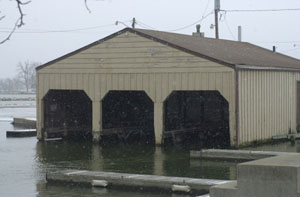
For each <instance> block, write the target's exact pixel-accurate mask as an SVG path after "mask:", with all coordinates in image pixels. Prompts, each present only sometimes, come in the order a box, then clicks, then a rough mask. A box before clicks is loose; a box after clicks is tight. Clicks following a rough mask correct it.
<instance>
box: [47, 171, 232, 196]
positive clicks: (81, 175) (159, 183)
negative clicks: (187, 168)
mask: <svg viewBox="0 0 300 197" xmlns="http://www.w3.org/2000/svg"><path fill="white" fill-rule="evenodd" d="M46 177H47V181H48V182H64V183H76V184H85V185H90V186H92V183H93V182H95V181H103V182H107V187H142V188H151V189H161V190H167V191H172V189H173V190H174V188H176V187H177V188H179V187H182V188H183V187H186V188H188V189H190V191H192V192H194V191H198V192H199V191H200V192H207V191H208V190H209V188H210V187H212V186H215V185H219V184H224V183H228V182H230V181H225V180H212V179H196V178H186V177H168V176H156V175H142V174H126V173H114V172H100V171H87V170H64V171H58V172H48V173H47V176H46Z"/></svg>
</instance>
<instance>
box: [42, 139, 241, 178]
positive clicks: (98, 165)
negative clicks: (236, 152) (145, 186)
mask: <svg viewBox="0 0 300 197" xmlns="http://www.w3.org/2000/svg"><path fill="white" fill-rule="evenodd" d="M37 160H38V161H39V162H40V164H41V165H42V166H43V167H42V168H44V169H47V170H58V169H66V168H68V169H85V170H98V171H107V172H121V173H133V174H154V175H164V176H180V177H194V178H211V179H235V177H236V174H235V167H236V164H237V163H235V162H221V163H220V162H219V161H211V160H210V161H207V160H201V161H200V160H195V161H193V160H191V161H190V158H189V150H187V149H183V148H180V147H170V148H161V147H154V146H152V145H147V144H132V145H128V144H119V145H112V146H104V147H103V146H102V147H101V146H100V145H93V144H91V143H87V142H66V141H57V142H45V143H42V142H39V143H37ZM195 164H196V165H195ZM233 171H234V172H233Z"/></svg>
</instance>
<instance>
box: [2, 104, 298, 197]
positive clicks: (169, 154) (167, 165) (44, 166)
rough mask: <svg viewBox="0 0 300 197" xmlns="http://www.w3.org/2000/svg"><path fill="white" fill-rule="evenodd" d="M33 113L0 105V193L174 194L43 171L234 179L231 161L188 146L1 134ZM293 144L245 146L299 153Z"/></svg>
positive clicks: (75, 194) (23, 194)
mask: <svg viewBox="0 0 300 197" xmlns="http://www.w3.org/2000/svg"><path fill="white" fill-rule="evenodd" d="M13 116H18V117H30V118H34V117H35V108H0V196H25V197H26V196H28V197H32V196H33V197H35V196H40V197H44V196H149V197H154V196H162V197H163V196H173V197H175V196H176V197H177V196H178V197H179V196H183V195H176V194H169V193H160V192H157V191H151V192H141V191H125V190H107V189H97V188H89V187H74V186H68V185H53V184H47V183H46V180H45V174H46V172H47V171H56V170H60V169H83V170H100V171H112V172H123V173H136V174H155V175H165V176H181V177H195V178H209V179H236V164H237V163H235V162H225V161H224V162H220V161H211V160H202V161H201V160H190V158H189V150H188V149H183V148H180V147H169V148H159V147H153V146H151V145H137V144H136V145H125V144H120V145H112V146H104V147H101V146H99V145H93V144H92V143H90V142H65V141H51V142H44V143H41V142H38V141H37V139H36V138H35V137H31V138H6V130H10V129H14V128H13V126H12V125H11V124H10V118H11V117H13ZM299 147H300V145H298V143H296V144H294V145H292V144H290V143H281V144H276V145H274V146H270V145H268V146H262V147H259V148H250V149H256V150H273V151H289V152H299V151H300V148H299Z"/></svg>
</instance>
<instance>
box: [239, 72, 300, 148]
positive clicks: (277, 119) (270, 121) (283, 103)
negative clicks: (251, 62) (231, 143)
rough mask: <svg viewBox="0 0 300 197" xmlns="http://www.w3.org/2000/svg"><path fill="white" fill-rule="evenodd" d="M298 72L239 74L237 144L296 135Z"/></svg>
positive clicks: (299, 77)
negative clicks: (290, 134)
mask: <svg viewBox="0 0 300 197" xmlns="http://www.w3.org/2000/svg"><path fill="white" fill-rule="evenodd" d="M297 80H300V74H299V73H292V72H277V71H239V134H240V135H239V142H240V143H241V144H244V143H249V142H253V141H256V140H258V141H259V140H266V139H270V138H271V137H272V136H276V135H283V134H288V132H289V131H291V132H296V126H297V125H296V94H297V92H296V84H297Z"/></svg>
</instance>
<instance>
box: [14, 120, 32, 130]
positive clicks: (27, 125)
mask: <svg viewBox="0 0 300 197" xmlns="http://www.w3.org/2000/svg"><path fill="white" fill-rule="evenodd" d="M12 124H13V125H15V126H21V127H25V128H30V129H36V120H35V119H31V118H14V119H13V122H12Z"/></svg>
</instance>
